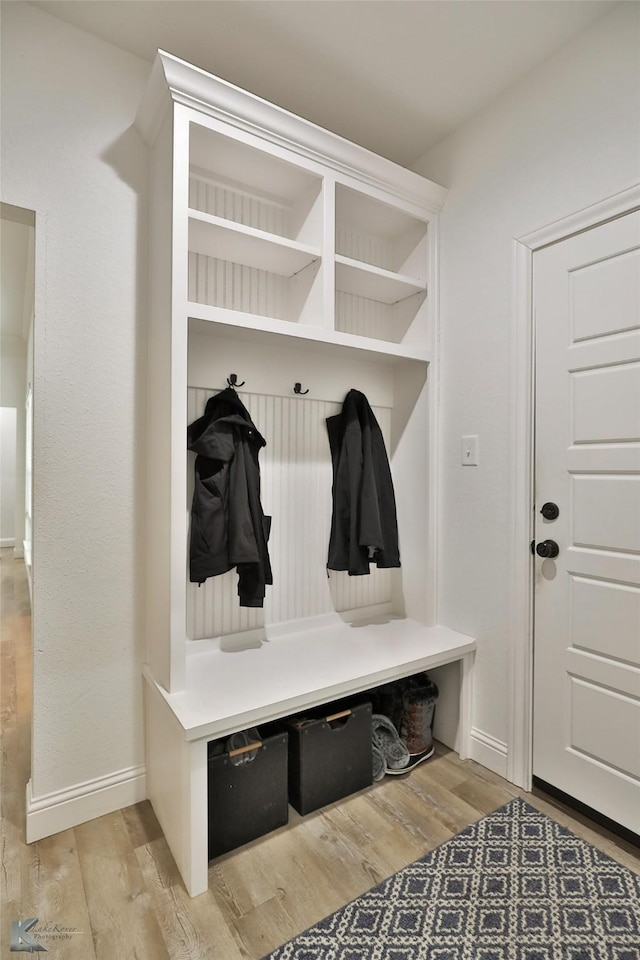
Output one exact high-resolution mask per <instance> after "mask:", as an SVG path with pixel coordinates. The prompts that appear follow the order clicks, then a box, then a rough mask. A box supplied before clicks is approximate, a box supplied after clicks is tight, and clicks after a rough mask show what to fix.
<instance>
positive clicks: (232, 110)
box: [135, 50, 448, 213]
mask: <svg viewBox="0 0 640 960" xmlns="http://www.w3.org/2000/svg"><path fill="white" fill-rule="evenodd" d="M171 103H180V104H183V105H184V106H187V107H190V108H192V109H194V110H198V111H199V112H200V113H203V114H206V115H207V116H209V117H214V118H216V119H217V120H221V121H223V122H225V123H228V124H230V125H231V126H234V127H237V128H238V129H240V130H243V131H245V132H248V133H252V134H254V135H255V136H258V137H260V138H261V139H263V140H267V141H269V142H270V143H274V144H277V145H278V146H281V147H284V148H286V149H287V150H290V151H293V152H295V153H297V154H299V155H301V156H304V157H307V158H309V159H311V160H314V161H316V162H320V163H322V164H324V165H328V166H330V167H332V168H333V169H334V170H336V171H338V172H340V173H343V174H347V175H348V176H350V177H353V178H354V179H357V180H360V181H362V182H365V183H368V184H370V185H372V186H375V187H378V188H383V189H385V188H386V189H388V188H389V187H393V189H394V192H395V193H396V194H399V195H401V196H403V197H404V198H405V199H407V200H410V201H411V202H413V203H418V204H419V205H420V206H421V207H422V208H424V209H426V210H428V211H430V212H432V213H438V212H439V211H440V210H441V209H442V207H443V205H444V202H445V199H446V197H447V192H448V191H447V190H446V188H445V187H441V186H440V185H439V184H437V183H433V181H431V180H427V179H426V178H425V177H422V176H420V174H418V173H415V172H414V171H413V170H408V169H406V168H405V167H401V166H399V165H398V164H396V163H393V162H392V161H391V160H387V159H385V158H384V157H379V156H377V155H376V154H374V153H372V152H371V151H370V150H367V149H366V148H364V147H361V146H359V145H358V144H355V143H352V142H351V141H349V140H346V139H344V138H343V137H340V136H338V135H337V134H334V133H331V132H330V131H328V130H324V129H323V128H322V127H319V126H317V125H316V124H314V123H311V122H310V121H309V120H305V119H303V118H301V117H297V116H295V115H294V114H292V113H289V111H288V110H284V109H283V108H282V107H278V106H276V105H275V104H272V103H269V102H268V101H267V100H263V99H262V98H261V97H257V96H256V95H255V94H252V93H249V92H247V91H245V90H241V89H240V88H239V87H236V86H234V85H233V84H231V83H228V82H227V81H226V80H222V79H221V78H219V77H215V76H213V74H210V73H207V72H206V71H204V70H201V69H200V68H199V67H194V66H192V65H191V64H189V63H186V62H185V61H184V60H180V59H178V58H177V57H174V56H172V55H171V54H169V53H165V52H164V51H163V50H159V51H158V54H157V57H156V60H155V62H154V64H153V67H152V70H151V75H150V78H149V83H148V86H147V89H146V91H145V94H144V96H143V98H142V101H141V103H140V107H139V109H138V114H137V116H136V121H135V123H136V127H137V129H138V130H139V132H140V134H141V136H142V137H143V139H144V140H145V141H146V142H147V143H148V144H149V145H152V144H153V142H154V141H155V138H156V136H157V134H158V131H159V129H160V126H161V123H162V119H163V117H164V114H165V111H166V110H167V108H168V107H169V105H170V104H171Z"/></svg>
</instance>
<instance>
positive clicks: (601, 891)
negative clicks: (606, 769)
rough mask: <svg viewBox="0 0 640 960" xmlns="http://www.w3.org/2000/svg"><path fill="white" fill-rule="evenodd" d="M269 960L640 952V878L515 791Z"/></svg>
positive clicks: (580, 956) (606, 958) (583, 958)
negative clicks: (506, 800) (516, 796)
mask: <svg viewBox="0 0 640 960" xmlns="http://www.w3.org/2000/svg"><path fill="white" fill-rule="evenodd" d="M263 960H640V877H639V876H637V875H636V874H634V873H632V872H631V871H630V870H627V869H626V868H625V867H622V866H620V865H619V864H618V863H616V862H615V861H614V860H612V859H611V858H610V857H608V856H607V855H606V854H604V853H602V852H601V851H600V850H597V849H596V848H595V847H593V846H592V845H591V844H589V843H587V842H586V841H584V840H581V839H580V838H579V837H577V836H575V835H574V834H573V833H571V832H570V831H569V830H567V829H566V828H565V827H562V826H560V825H559V824H558V823H555V821H553V820H551V819H550V818H549V817H547V816H545V815H544V814H542V813H540V812H539V811H538V810H535V809H534V808H533V807H531V806H530V805H529V804H527V803H525V802H524V801H523V800H520V799H516V800H512V801H510V802H509V803H508V804H506V805H505V806H504V807H501V808H500V809H499V810H496V811H495V812H494V813H491V814H489V815H488V816H486V817H483V818H482V820H479V821H478V822H477V823H474V824H472V825H471V826H469V827H467V828H466V829H465V830H463V831H462V832H461V833H459V834H457V835H456V836H455V837H452V838H451V839H450V840H447V841H446V843H443V844H442V845H441V846H440V847H438V848H437V849H435V850H432V851H431V853H428V854H427V855H426V856H425V857H422V858H421V859H420V860H417V861H416V862H415V863H412V864H410V866H408V867H405V868H404V869H403V870H400V871H399V872H398V873H396V874H394V875H393V876H392V877H390V878H389V879H388V880H385V881H383V882H382V883H380V884H378V886H376V887H374V888H373V889H372V890H370V891H369V892H368V893H365V894H363V896H361V897H358V898H357V899H356V900H354V901H353V902H352V903H350V904H348V905H347V906H345V907H343V908H342V909H340V910H338V911H337V912H336V913H334V914H332V915H331V916H330V917H327V918H326V919H324V920H321V921H320V922H319V923H317V924H316V925H315V926H313V927H311V928H310V929H309V930H306V931H305V932H304V933H302V934H300V936H298V937H295V938H294V939H293V940H290V941H289V942H288V943H285V944H284V946H282V947H278V949H277V950H275V951H274V952H273V953H271V954H269V955H268V957H265V958H263Z"/></svg>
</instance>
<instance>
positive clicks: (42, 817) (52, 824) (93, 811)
mask: <svg viewBox="0 0 640 960" xmlns="http://www.w3.org/2000/svg"><path fill="white" fill-rule="evenodd" d="M31 791H32V787H31V780H29V782H28V783H27V843H33V842H34V841H35V840H42V839H43V838H44V837H50V836H51V835H52V834H54V833H60V831H61V830H68V829H69V828H70V827H75V826H77V825H78V824H80V823H86V822H87V820H94V819H95V818H96V817H102V816H104V815H105V814H107V813H113V811H114V810H119V809H121V807H128V806H130V805H131V804H132V803H140V801H142V800H145V799H146V796H147V787H146V775H145V768H144V766H137V767H128V768H127V769H125V770H118V771H117V772H116V773H110V774H107V776H104V777H97V778H96V779H95V780H86V781H85V782H84V783H77V784H75V786H73V787H69V788H67V789H65V790H57V791H54V792H53V793H48V794H44V795H43V796H41V797H34V796H33V795H32V792H31Z"/></svg>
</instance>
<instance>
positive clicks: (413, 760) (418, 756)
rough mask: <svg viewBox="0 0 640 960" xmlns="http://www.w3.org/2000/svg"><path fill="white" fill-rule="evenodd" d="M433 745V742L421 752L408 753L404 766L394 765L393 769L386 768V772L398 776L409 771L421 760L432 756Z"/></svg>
mask: <svg viewBox="0 0 640 960" xmlns="http://www.w3.org/2000/svg"><path fill="white" fill-rule="evenodd" d="M434 750H435V747H434V745H433V743H432V744H431V746H430V747H427V749H426V750H423V751H422V753H410V754H409V760H408V762H407V765H406V766H405V767H396V768H395V769H393V770H387V773H390V774H391V775H392V776H398V775H399V774H402V773H409V771H410V770H413V769H414V768H415V767H417V766H418V764H420V763H422V762H423V760H428V759H429V757H432V756H433V752H434Z"/></svg>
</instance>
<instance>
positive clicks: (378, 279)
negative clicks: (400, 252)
mask: <svg viewBox="0 0 640 960" xmlns="http://www.w3.org/2000/svg"><path fill="white" fill-rule="evenodd" d="M336 289H337V290H340V291H341V292H342V293H353V294H355V295H356V296H358V297H366V298H367V299H368V300H377V301H379V302H380V303H397V302H398V301H399V300H405V299H406V298H407V297H411V296H413V295H414V294H415V293H424V292H425V291H426V289H427V285H426V283H424V282H423V281H422V280H417V279H416V278H415V277H407V276H405V275H404V274H401V273H392V272H391V271H390V270H384V269H383V268H382V267H376V266H374V265H373V264H370V263H364V262H363V261H362V260H352V259H351V258H350V257H343V256H341V255H340V254H336Z"/></svg>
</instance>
